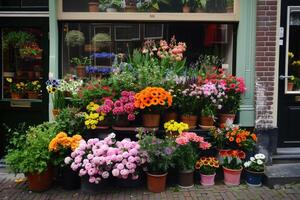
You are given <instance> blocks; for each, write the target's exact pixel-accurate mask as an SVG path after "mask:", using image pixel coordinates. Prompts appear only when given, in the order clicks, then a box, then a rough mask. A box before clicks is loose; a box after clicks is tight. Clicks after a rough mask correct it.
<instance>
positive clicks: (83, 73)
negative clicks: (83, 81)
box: [76, 66, 86, 78]
mask: <svg viewBox="0 0 300 200" xmlns="http://www.w3.org/2000/svg"><path fill="white" fill-rule="evenodd" d="M76 74H77V76H78V77H80V78H84V77H86V71H85V66H77V67H76Z"/></svg>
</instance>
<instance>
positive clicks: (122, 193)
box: [0, 174, 300, 200]
mask: <svg viewBox="0 0 300 200" xmlns="http://www.w3.org/2000/svg"><path fill="white" fill-rule="evenodd" d="M2 175H3V174H2ZM2 175H1V176H0V199H1V200H3V199H7V200H14V199H24V200H48V199H49V200H50V199H51V200H52V199H53V200H60V199H63V200H64V199H72V200H73V199H78V200H89V199H103V200H112V199H118V200H121V199H122V200H123V199H124V200H127V199H128V200H136V199H147V200H160V199H161V200H167V199H174V200H185V199H188V200H189V199H191V200H194V199H205V200H210V199H217V200H221V199H229V200H235V199H255V200H256V199H266V200H276V199H297V200H299V199H300V184H288V185H285V186H275V188H274V189H269V188H267V187H265V186H264V187H259V188H252V187H248V186H247V185H245V184H242V185H240V186H237V187H228V186H225V185H224V184H222V183H221V182H218V183H217V185H215V186H212V187H203V186H200V185H196V186H195V187H194V188H192V189H179V188H177V187H169V188H168V189H167V191H166V192H163V193H159V194H154V193H150V192H148V191H147V190H146V188H144V187H140V188H134V189H120V188H113V189H107V190H106V191H105V192H101V193H97V194H84V193H81V192H80V190H77V191H65V190H62V189H61V188H59V187H57V186H56V187H52V188H51V189H50V190H48V191H46V192H43V193H33V192H31V191H28V190H27V188H26V183H24V182H23V183H15V182H14V180H13V179H12V177H11V176H2Z"/></svg>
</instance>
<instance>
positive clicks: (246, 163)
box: [244, 161, 252, 168]
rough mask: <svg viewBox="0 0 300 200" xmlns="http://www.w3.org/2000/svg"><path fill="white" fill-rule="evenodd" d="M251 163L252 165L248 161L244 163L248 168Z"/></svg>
mask: <svg viewBox="0 0 300 200" xmlns="http://www.w3.org/2000/svg"><path fill="white" fill-rule="evenodd" d="M251 163H252V162H251V161H247V162H245V163H244V166H245V167H246V168H247V167H249V166H250V165H251Z"/></svg>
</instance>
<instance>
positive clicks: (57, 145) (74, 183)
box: [48, 132, 82, 190]
mask: <svg viewBox="0 0 300 200" xmlns="http://www.w3.org/2000/svg"><path fill="white" fill-rule="evenodd" d="M80 140H82V137H81V136H80V135H73V136H72V137H69V136H68V135H67V134H66V133H64V132H59V133H58V134H57V135H56V136H55V137H54V138H53V139H52V140H51V142H50V143H49V147H48V148H49V151H50V152H51V153H52V155H51V156H52V160H53V163H54V165H55V166H57V167H58V168H61V169H62V187H63V188H64V189H66V190H74V189H78V188H79V187H80V177H79V176H78V174H77V173H75V172H74V171H72V170H70V167H69V166H67V165H66V164H65V162H64V159H65V158H66V157H67V156H68V155H70V154H71V152H72V151H74V150H75V149H76V148H77V147H78V146H79V142H80Z"/></svg>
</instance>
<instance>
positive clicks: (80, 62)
mask: <svg viewBox="0 0 300 200" xmlns="http://www.w3.org/2000/svg"><path fill="white" fill-rule="evenodd" d="M71 63H72V64H74V65H76V66H88V65H91V64H92V61H91V59H90V58H88V57H83V56H80V57H74V58H72V59H71Z"/></svg>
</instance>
